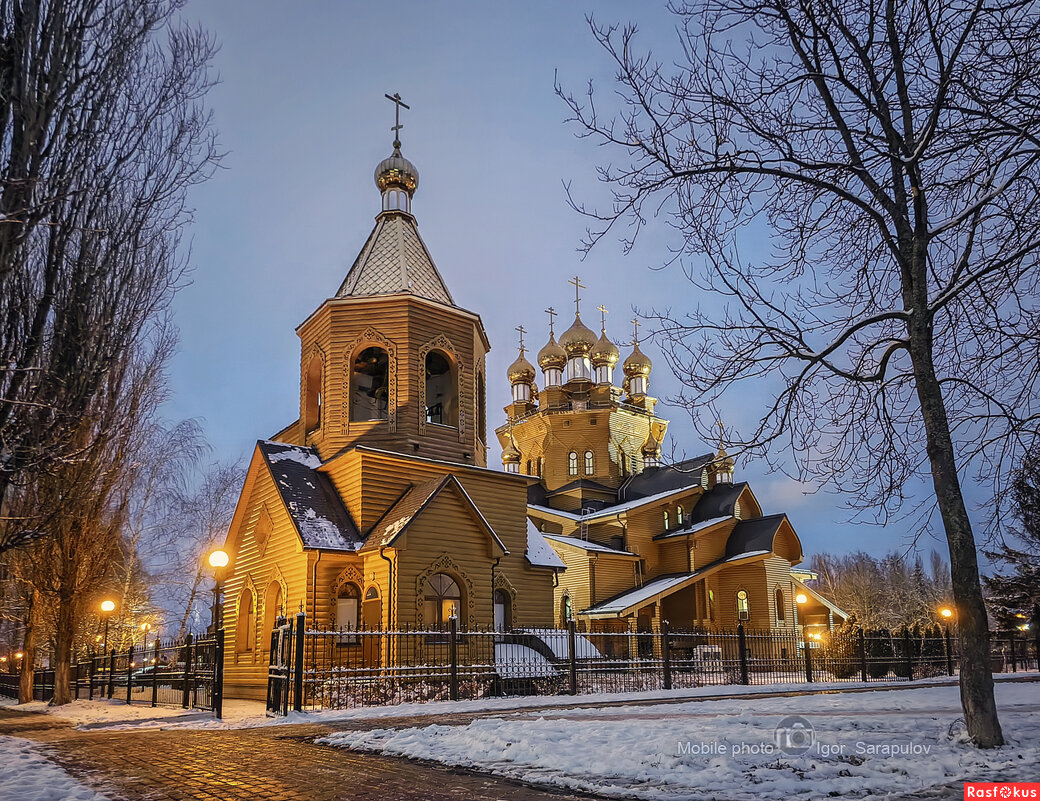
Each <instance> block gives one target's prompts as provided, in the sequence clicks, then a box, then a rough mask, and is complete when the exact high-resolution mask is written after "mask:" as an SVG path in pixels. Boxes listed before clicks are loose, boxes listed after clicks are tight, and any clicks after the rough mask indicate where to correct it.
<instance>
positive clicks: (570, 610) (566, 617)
mask: <svg viewBox="0 0 1040 801" xmlns="http://www.w3.org/2000/svg"><path fill="white" fill-rule="evenodd" d="M562 612H563V623H564V625H566V624H567V623H569V622H570V621H571V620H573V619H574V606H573V605H572V604H571V597H570V596H569V595H564V596H563V609H562Z"/></svg>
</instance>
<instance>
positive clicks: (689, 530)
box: [654, 515, 733, 540]
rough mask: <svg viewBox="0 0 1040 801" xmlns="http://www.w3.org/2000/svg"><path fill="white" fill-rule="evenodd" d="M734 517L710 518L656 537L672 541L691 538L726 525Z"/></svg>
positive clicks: (656, 538) (655, 537)
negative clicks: (722, 524)
mask: <svg viewBox="0 0 1040 801" xmlns="http://www.w3.org/2000/svg"><path fill="white" fill-rule="evenodd" d="M732 519H733V517H732V516H730V515H720V516H719V517H709V518H708V519H707V520H702V521H700V522H699V523H690V525H688V526H683V527H682V528H677V529H673V530H672V531H665V532H662V533H661V534H657V535H655V536H654V539H655V540H670V539H672V538H673V537H690V536H693V535H694V534H700V533H701V532H702V531H705V530H707V529H709V528H711V527H712V526H717V525H718V524H719V523H725V522H726V521H727V520H732Z"/></svg>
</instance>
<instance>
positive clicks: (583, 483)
mask: <svg viewBox="0 0 1040 801" xmlns="http://www.w3.org/2000/svg"><path fill="white" fill-rule="evenodd" d="M575 489H587V490H592V491H594V492H603V493H606V494H609V495H613V494H614V490H613V489H611V488H610V487H608V486H607V485H606V484H600V483H599V482H598V481H592V480H591V479H587V478H578V479H575V480H574V481H571V482H570V483H569V484H564V485H563V486H562V487H557V488H556V489H554V490H553V491H552V492H547V493H546V497H549V498H551V497H552V496H553V495H563V494H564V493H567V492H570V491H571V490H575Z"/></svg>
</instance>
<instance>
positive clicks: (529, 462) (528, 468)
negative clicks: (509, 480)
mask: <svg viewBox="0 0 1040 801" xmlns="http://www.w3.org/2000/svg"><path fill="white" fill-rule="evenodd" d="M527 475H529V476H531V475H534V474H533V473H532V472H531V460H530V459H528V460H527Z"/></svg>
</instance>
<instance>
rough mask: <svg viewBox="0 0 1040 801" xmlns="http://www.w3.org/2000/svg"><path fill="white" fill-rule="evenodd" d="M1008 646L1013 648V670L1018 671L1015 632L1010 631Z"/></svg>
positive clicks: (1013, 671)
mask: <svg viewBox="0 0 1040 801" xmlns="http://www.w3.org/2000/svg"><path fill="white" fill-rule="evenodd" d="M1008 646H1009V647H1010V648H1011V672H1012V673H1018V656H1017V655H1016V654H1015V632H1014V631H1009V632H1008Z"/></svg>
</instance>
